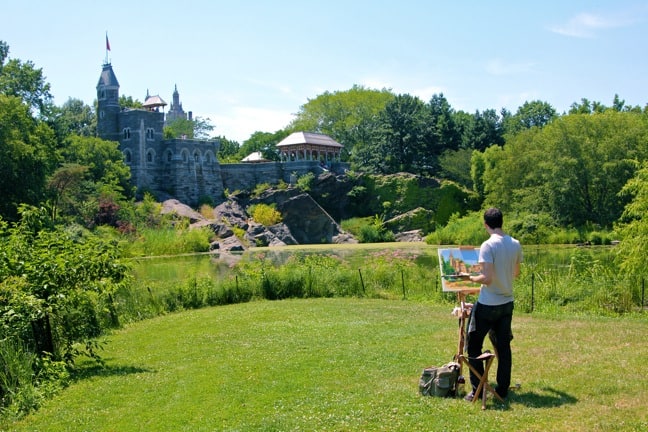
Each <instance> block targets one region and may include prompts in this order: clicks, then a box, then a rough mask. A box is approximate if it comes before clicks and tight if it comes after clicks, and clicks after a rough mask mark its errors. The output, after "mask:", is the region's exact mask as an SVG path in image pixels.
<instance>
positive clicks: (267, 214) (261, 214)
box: [248, 204, 282, 226]
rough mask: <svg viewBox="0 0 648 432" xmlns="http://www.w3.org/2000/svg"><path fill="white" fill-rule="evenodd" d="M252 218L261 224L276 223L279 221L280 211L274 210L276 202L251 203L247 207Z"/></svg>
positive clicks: (269, 224)
mask: <svg viewBox="0 0 648 432" xmlns="http://www.w3.org/2000/svg"><path fill="white" fill-rule="evenodd" d="M248 213H249V214H250V215H251V216H252V219H254V220H255V221H257V222H258V223H260V224H261V225H263V226H271V225H276V224H278V223H279V222H281V220H282V219H281V213H279V212H278V211H277V210H276V204H270V205H268V204H253V205H251V206H250V208H248Z"/></svg>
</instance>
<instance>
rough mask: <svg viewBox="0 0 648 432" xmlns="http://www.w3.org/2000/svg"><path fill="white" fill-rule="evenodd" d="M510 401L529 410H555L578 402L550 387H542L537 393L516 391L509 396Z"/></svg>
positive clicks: (572, 397)
mask: <svg viewBox="0 0 648 432" xmlns="http://www.w3.org/2000/svg"><path fill="white" fill-rule="evenodd" d="M510 400H511V402H515V403H519V404H522V405H525V406H527V407H529V408H555V407H558V406H561V405H567V404H575V403H576V402H578V399H577V398H575V397H574V396H572V395H570V394H568V393H565V392H562V391H560V390H556V389H554V388H551V387H544V388H542V389H540V391H539V392H535V391H528V392H520V391H516V392H514V393H513V394H511V397H510Z"/></svg>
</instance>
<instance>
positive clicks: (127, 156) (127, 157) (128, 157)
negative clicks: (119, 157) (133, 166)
mask: <svg viewBox="0 0 648 432" xmlns="http://www.w3.org/2000/svg"><path fill="white" fill-rule="evenodd" d="M124 159H125V160H126V163H127V164H130V163H131V161H132V160H133V156H132V155H131V152H130V150H126V151H124Z"/></svg>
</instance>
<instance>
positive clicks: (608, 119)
mask: <svg viewBox="0 0 648 432" xmlns="http://www.w3.org/2000/svg"><path fill="white" fill-rule="evenodd" d="M647 136H648V117H646V116H645V115H643V114H637V113H633V112H617V111H614V110H608V111H605V112H604V113H602V114H594V115H583V114H572V115H567V116H562V117H560V118H557V119H555V120H553V121H552V122H551V123H550V124H548V125H546V126H544V127H543V128H541V129H540V128H531V129H525V130H523V131H522V132H520V133H518V134H516V135H514V136H511V137H509V139H508V140H507V142H506V145H505V146H504V147H503V148H499V147H491V148H489V149H487V150H486V151H485V152H484V154H483V159H484V160H483V162H484V163H483V170H482V171H481V172H483V176H482V177H481V179H479V178H477V179H475V180H476V182H475V184H476V185H478V187H479V186H480V185H482V184H483V189H484V194H485V200H486V203H485V205H488V206H490V205H494V206H497V207H500V208H502V209H503V210H504V211H513V212H531V213H547V214H551V215H552V216H553V217H554V219H555V220H556V222H557V223H558V224H560V225H562V226H574V227H576V228H577V229H580V228H581V227H584V226H586V225H588V224H595V225H598V226H601V227H604V228H610V227H611V226H612V224H613V223H614V222H615V221H616V220H618V218H619V217H620V216H621V212H622V211H623V207H624V206H625V204H626V203H627V202H628V201H627V197H626V196H624V195H621V194H619V192H620V191H621V190H622V188H623V186H624V185H625V183H626V182H627V181H628V180H629V179H630V178H632V176H633V175H634V173H635V172H636V170H637V167H638V164H639V163H640V161H643V160H645V159H646V157H647V155H648V147H647V146H646V142H648V141H647V140H646V137H647ZM475 168H476V167H475Z"/></svg>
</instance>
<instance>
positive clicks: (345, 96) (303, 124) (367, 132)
mask: <svg viewBox="0 0 648 432" xmlns="http://www.w3.org/2000/svg"><path fill="white" fill-rule="evenodd" d="M393 97H394V94H393V93H392V92H391V91H390V90H388V89H382V90H374V89H368V88H365V87H363V86H358V85H354V86H353V87H352V88H351V89H349V90H345V91H335V92H328V91H327V92H324V93H322V94H320V95H318V96H317V97H315V98H313V99H309V100H308V102H307V103H306V104H304V105H302V106H301V107H300V108H299V111H298V112H297V114H296V116H295V119H294V120H293V121H292V123H291V124H290V126H289V127H288V128H287V130H288V131H291V132H292V131H307V132H317V133H323V134H326V135H329V136H330V137H331V138H333V139H334V140H336V141H338V142H340V143H343V144H344V149H343V154H342V156H343V158H344V159H346V158H347V157H348V156H349V155H350V154H351V153H353V152H355V149H356V147H362V146H363V145H364V144H367V143H368V142H369V141H370V140H371V134H372V131H373V128H374V126H373V122H374V119H375V118H376V117H377V116H378V115H379V113H380V112H381V111H382V110H383V109H384V108H385V105H386V104H387V102H389V101H390V100H391V99H392V98H393ZM286 135H287V134H286ZM277 142H278V141H277ZM275 144H276V143H275ZM355 162H357V163H359V164H360V165H361V166H362V165H363V164H362V161H360V160H359V159H358V158H355Z"/></svg>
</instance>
